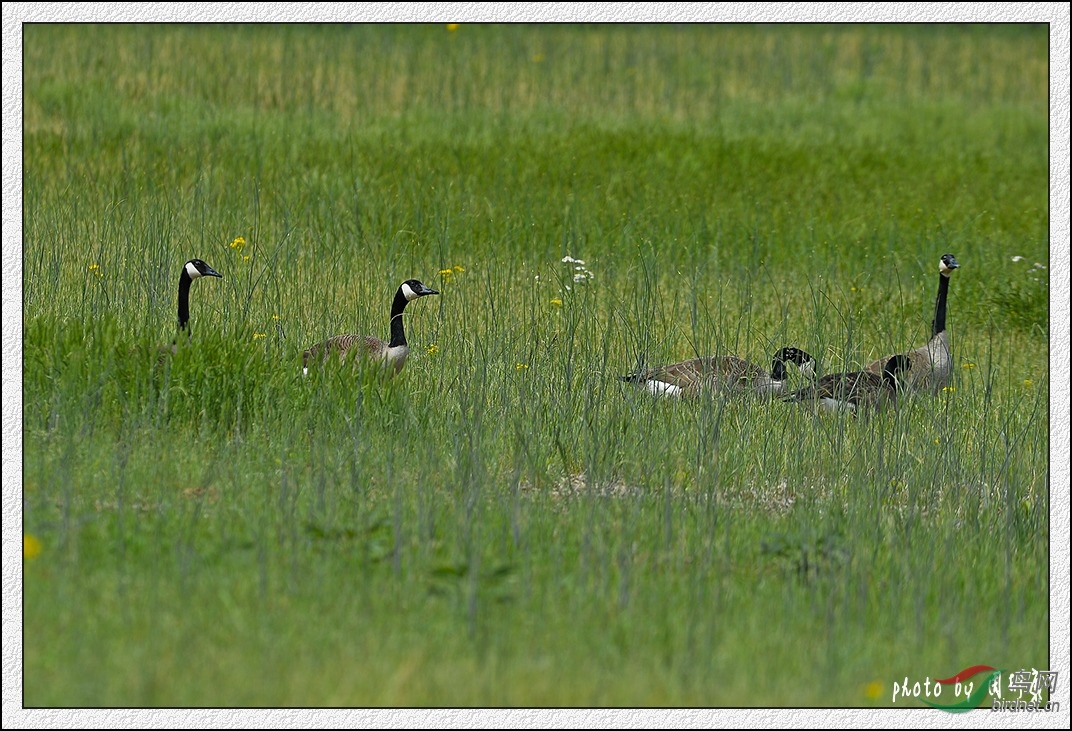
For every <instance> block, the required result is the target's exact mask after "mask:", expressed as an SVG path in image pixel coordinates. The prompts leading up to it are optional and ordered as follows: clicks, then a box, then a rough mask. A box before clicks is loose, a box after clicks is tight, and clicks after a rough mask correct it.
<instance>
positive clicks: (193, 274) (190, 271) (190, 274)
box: [186, 261, 201, 279]
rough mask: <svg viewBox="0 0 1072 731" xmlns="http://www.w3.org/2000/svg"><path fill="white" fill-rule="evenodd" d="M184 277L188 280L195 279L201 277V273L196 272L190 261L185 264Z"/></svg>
mask: <svg viewBox="0 0 1072 731" xmlns="http://www.w3.org/2000/svg"><path fill="white" fill-rule="evenodd" d="M186 276H188V277H189V278H190V279H197V278H198V277H200V276H201V272H199V271H197V267H195V266H194V263H193V262H192V261H188V262H186Z"/></svg>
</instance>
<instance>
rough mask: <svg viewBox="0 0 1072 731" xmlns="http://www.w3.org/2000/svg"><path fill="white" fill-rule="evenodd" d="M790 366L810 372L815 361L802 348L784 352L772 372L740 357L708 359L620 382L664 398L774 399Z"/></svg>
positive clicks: (638, 373) (636, 374)
mask: <svg viewBox="0 0 1072 731" xmlns="http://www.w3.org/2000/svg"><path fill="white" fill-rule="evenodd" d="M787 362H795V363H797V365H798V366H800V367H801V368H802V370H806V371H810V370H811V368H812V363H813V359H812V357H811V356H810V355H808V354H807V353H806V352H804V351H803V350H800V349H798V348H782V349H781V350H779V351H778V352H777V353H776V354H775V356H774V360H773V363H772V368H771V372H770V373H768V372H767V371H766V370H764V369H763V368H762V367H761V366H758V365H756V364H755V363H753V362H751V361H749V360H746V359H744V358H741V357H739V356H736V355H722V356H705V357H702V358H692V359H690V360H685V361H681V362H679V363H671V364H669V365H663V366H658V367H655V368H638V369H637V370H636V371H634V372H633V373H630V374H628V375H625V376H619V379H618V380H621V381H626V382H629V383H636V384H637V385H639V386H642V387H644V388H646V389H647V390H649V391H651V393H653V394H655V395H657V396H660V395H666V396H681V397H686V398H688V397H696V396H698V395H699V394H700V393H702V392H703V391H704V390H712V391H716V392H723V393H756V394H761V395H773V394H777V393H781V392H782V391H784V389H785V378H786V370H785V364H786V363H787Z"/></svg>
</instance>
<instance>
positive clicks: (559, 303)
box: [551, 297, 562, 307]
mask: <svg viewBox="0 0 1072 731" xmlns="http://www.w3.org/2000/svg"><path fill="white" fill-rule="evenodd" d="M551 304H553V305H554V306H555V307H561V306H562V300H561V299H559V298H558V297H552V298H551Z"/></svg>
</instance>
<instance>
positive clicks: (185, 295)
mask: <svg viewBox="0 0 1072 731" xmlns="http://www.w3.org/2000/svg"><path fill="white" fill-rule="evenodd" d="M193 281H194V280H193V279H191V278H190V275H189V274H187V273H186V270H185V269H183V270H182V274H180V275H179V330H185V329H186V323H187V322H189V321H190V285H191V284H193Z"/></svg>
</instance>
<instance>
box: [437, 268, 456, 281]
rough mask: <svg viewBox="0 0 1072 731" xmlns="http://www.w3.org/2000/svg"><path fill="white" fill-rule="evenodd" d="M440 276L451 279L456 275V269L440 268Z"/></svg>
mask: <svg viewBox="0 0 1072 731" xmlns="http://www.w3.org/2000/svg"><path fill="white" fill-rule="evenodd" d="M439 276H441V277H443V279H450V278H451V277H453V276H454V270H453V269H440V270H439Z"/></svg>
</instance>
